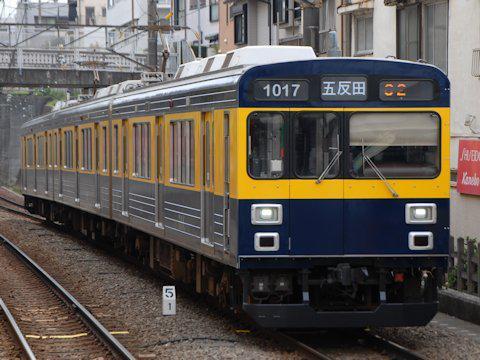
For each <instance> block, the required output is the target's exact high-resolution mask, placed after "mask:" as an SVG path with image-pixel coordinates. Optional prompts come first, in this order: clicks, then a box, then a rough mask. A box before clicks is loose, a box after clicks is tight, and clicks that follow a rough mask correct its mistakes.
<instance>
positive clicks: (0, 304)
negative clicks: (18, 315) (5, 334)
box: [0, 298, 37, 360]
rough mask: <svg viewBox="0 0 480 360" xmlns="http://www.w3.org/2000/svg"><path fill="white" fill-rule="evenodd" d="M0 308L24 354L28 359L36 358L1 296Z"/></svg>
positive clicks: (34, 359) (33, 359)
mask: <svg viewBox="0 0 480 360" xmlns="http://www.w3.org/2000/svg"><path fill="white" fill-rule="evenodd" d="M0 308H1V309H2V311H3V313H4V314H5V316H6V317H7V320H8V323H9V324H10V327H11V328H12V331H13V333H14V334H15V337H16V338H17V340H18V342H19V343H20V345H21V347H22V350H23V351H24V352H25V355H27V358H28V359H29V360H36V359H37V358H36V357H35V354H34V353H33V351H32V349H31V348H30V345H29V344H28V342H27V339H25V336H23V333H22V331H21V330H20V327H19V326H18V324H17V322H16V321H15V318H14V317H13V315H12V313H11V312H10V310H8V307H7V305H6V304H5V303H4V302H3V300H2V298H0Z"/></svg>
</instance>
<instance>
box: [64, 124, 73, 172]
mask: <svg viewBox="0 0 480 360" xmlns="http://www.w3.org/2000/svg"><path fill="white" fill-rule="evenodd" d="M64 137H65V139H64V140H65V151H64V157H63V159H64V163H63V164H64V165H63V166H64V167H65V168H66V169H73V131H71V130H69V131H65V133H64Z"/></svg>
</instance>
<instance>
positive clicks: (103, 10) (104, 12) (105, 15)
mask: <svg viewBox="0 0 480 360" xmlns="http://www.w3.org/2000/svg"><path fill="white" fill-rule="evenodd" d="M102 17H107V8H106V7H105V6H103V7H102Z"/></svg>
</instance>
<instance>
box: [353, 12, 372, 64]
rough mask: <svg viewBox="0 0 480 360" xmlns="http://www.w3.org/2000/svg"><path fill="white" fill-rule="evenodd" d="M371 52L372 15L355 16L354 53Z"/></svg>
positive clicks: (364, 53) (365, 53)
mask: <svg viewBox="0 0 480 360" xmlns="http://www.w3.org/2000/svg"><path fill="white" fill-rule="evenodd" d="M372 53H373V15H372V14H369V15H366V16H359V17H356V18H355V55H357V56H358V55H370V54H372Z"/></svg>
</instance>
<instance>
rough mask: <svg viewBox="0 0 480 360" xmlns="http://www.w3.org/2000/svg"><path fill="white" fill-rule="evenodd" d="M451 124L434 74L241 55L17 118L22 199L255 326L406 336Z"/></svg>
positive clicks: (425, 303) (436, 237)
mask: <svg viewBox="0 0 480 360" xmlns="http://www.w3.org/2000/svg"><path fill="white" fill-rule="evenodd" d="M119 89H123V90H119ZM449 124H450V85H449V80H448V78H447V76H446V75H445V74H444V73H443V72H442V71H441V70H439V69H438V68H436V67H435V66H432V65H428V64H425V63H421V62H409V61H401V60H396V59H374V58H318V57H317V56H316V54H315V53H314V52H313V50H312V49H311V48H309V47H290V46H247V47H244V48H240V49H235V50H232V51H230V52H228V53H226V54H218V55H214V56H211V57H208V58H205V59H199V60H195V61H192V62H190V63H186V64H182V65H181V66H180V67H179V69H178V71H177V73H176V74H175V76H174V78H173V79H171V80H168V81H164V82H161V83H156V84H151V85H148V86H143V87H137V86H123V87H122V86H115V87H111V88H106V89H101V90H100V91H99V93H98V94H97V96H96V97H95V98H93V99H90V100H87V101H83V102H80V103H78V104H74V105H71V106H67V107H64V108H62V109H59V110H56V111H54V112H52V113H49V114H46V115H43V116H40V117H38V118H35V119H32V120H30V121H28V122H26V123H25V124H24V125H23V127H22V133H21V148H22V160H21V161H22V166H21V175H22V176H21V187H22V190H23V195H24V197H25V207H26V209H28V211H30V212H31V213H34V214H38V215H40V216H43V217H45V218H46V219H47V220H48V221H52V222H58V223H62V224H64V225H65V226H66V227H67V228H69V229H71V230H72V231H74V232H78V233H82V234H84V235H85V236H86V237H87V238H88V239H90V240H91V241H94V242H100V243H105V244H107V245H109V248H110V249H112V251H115V252H119V253H121V254H123V255H124V256H127V257H129V258H131V259H134V260H135V261H137V262H138V263H139V264H142V265H144V266H147V267H149V268H151V269H152V270H153V271H158V272H162V273H164V274H167V275H168V276H169V277H170V278H171V279H173V280H174V281H176V282H178V283H181V284H183V285H184V286H186V287H188V288H190V289H192V290H193V291H195V292H196V293H198V294H200V295H202V296H205V297H208V298H210V299H214V300H215V302H216V303H217V305H218V306H219V307H221V308H225V309H231V310H233V311H235V312H241V313H243V314H246V315H248V316H249V317H251V318H252V319H253V320H254V321H255V322H257V323H258V324H259V325H260V326H262V327H265V328H305V329H306V328H348V327H351V328H362V327H363V328H365V327H371V326H376V327H390V326H422V325H426V324H427V323H428V322H429V321H430V320H431V319H432V318H433V316H434V315H435V314H436V312H437V308H438V288H439V286H441V285H442V281H443V279H444V274H445V270H446V268H447V262H448V239H449V191H450V165H449V156H450V155H449V151H450V147H449V141H450V139H449V136H450V135H449ZM118 281H121V280H120V279H119V280H118Z"/></svg>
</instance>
